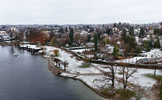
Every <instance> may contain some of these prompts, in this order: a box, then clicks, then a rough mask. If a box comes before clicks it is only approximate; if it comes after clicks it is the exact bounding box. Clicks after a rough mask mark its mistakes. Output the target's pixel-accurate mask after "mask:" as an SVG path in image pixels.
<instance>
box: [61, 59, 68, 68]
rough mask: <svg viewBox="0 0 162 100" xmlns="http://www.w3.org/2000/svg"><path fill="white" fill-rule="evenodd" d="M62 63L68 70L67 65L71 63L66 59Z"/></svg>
mask: <svg viewBox="0 0 162 100" xmlns="http://www.w3.org/2000/svg"><path fill="white" fill-rule="evenodd" d="M61 64H62V65H63V66H64V70H66V67H67V66H68V64H69V63H68V62H66V61H63V62H62V63H61Z"/></svg>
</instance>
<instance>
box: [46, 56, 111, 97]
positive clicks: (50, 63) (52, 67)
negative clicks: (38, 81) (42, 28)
mask: <svg viewBox="0 0 162 100" xmlns="http://www.w3.org/2000/svg"><path fill="white" fill-rule="evenodd" d="M46 60H47V61H48V65H47V67H48V69H49V71H51V73H53V74H55V75H57V76H59V77H64V78H70V79H73V80H78V81H80V82H82V83H83V84H84V85H85V86H87V87H88V88H89V89H91V90H92V91H94V92H95V93H96V94H98V95H99V96H101V97H103V98H105V99H111V98H110V97H108V96H105V95H103V94H102V93H101V92H100V91H99V90H97V89H94V88H92V87H91V86H89V85H88V84H87V83H86V82H84V81H83V80H81V79H78V78H74V77H70V76H63V75H60V74H61V72H60V69H58V68H57V67H56V66H55V65H54V63H53V61H52V60H51V59H50V58H49V57H48V58H46ZM65 73H66V72H65Z"/></svg>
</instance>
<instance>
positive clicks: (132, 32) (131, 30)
mask: <svg viewBox="0 0 162 100" xmlns="http://www.w3.org/2000/svg"><path fill="white" fill-rule="evenodd" d="M129 35H131V37H134V28H133V27H131V28H130V32H129Z"/></svg>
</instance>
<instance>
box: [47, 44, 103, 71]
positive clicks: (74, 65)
mask: <svg viewBox="0 0 162 100" xmlns="http://www.w3.org/2000/svg"><path fill="white" fill-rule="evenodd" d="M44 48H46V50H45V52H46V53H48V54H52V53H53V52H52V50H54V49H58V50H59V56H58V57H56V58H58V59H60V60H61V61H66V62H68V63H69V65H68V67H67V68H66V71H68V72H70V73H82V74H83V73H101V72H100V71H99V70H97V69H95V68H93V67H91V66H90V67H88V68H80V67H79V66H81V65H82V63H83V61H78V60H77V59H75V58H76V57H73V55H72V54H70V53H67V52H65V51H64V50H61V49H59V48H55V47H50V46H44ZM45 57H48V56H46V55H45ZM60 67H61V68H62V69H63V68H64V67H63V66H62V65H61V66H60Z"/></svg>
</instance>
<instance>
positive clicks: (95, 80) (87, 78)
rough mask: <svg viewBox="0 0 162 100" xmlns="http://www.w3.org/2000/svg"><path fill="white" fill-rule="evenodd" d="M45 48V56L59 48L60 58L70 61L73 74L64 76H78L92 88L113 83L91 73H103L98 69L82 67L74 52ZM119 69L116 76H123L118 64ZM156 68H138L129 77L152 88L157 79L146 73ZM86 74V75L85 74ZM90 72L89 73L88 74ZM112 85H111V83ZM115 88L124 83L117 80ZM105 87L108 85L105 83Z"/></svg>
mask: <svg viewBox="0 0 162 100" xmlns="http://www.w3.org/2000/svg"><path fill="white" fill-rule="evenodd" d="M43 48H46V49H45V50H44V51H45V52H46V53H47V54H46V55H45V56H46V57H49V55H52V54H53V52H52V50H54V49H58V50H59V56H58V57H57V58H59V59H60V60H61V61H67V62H68V63H69V65H68V67H67V68H66V70H67V71H68V72H70V73H73V74H70V73H69V74H68V73H62V74H61V75H62V76H67V77H76V78H77V79H81V80H82V81H84V82H85V83H86V84H88V85H89V86H91V87H92V88H96V89H100V88H101V87H103V86H104V85H105V84H111V81H109V82H108V81H107V80H106V79H105V78H107V76H104V75H90V73H101V72H100V71H99V70H98V69H96V68H94V67H92V66H90V67H89V68H80V67H79V66H80V65H82V63H83V61H78V60H77V59H76V58H75V57H74V56H73V55H72V54H70V53H67V52H65V51H64V50H61V49H59V48H55V47H50V46H44V47H43ZM139 59H143V57H134V58H131V59H124V60H118V61H116V62H125V63H133V64H134V63H135V62H136V60H139ZM93 65H95V66H96V67H98V68H99V69H100V70H103V71H106V72H109V71H110V70H109V69H108V68H107V66H108V65H100V64H93ZM61 68H62V69H63V68H64V67H63V66H62V65H61ZM116 68H117V71H116V77H118V78H122V75H120V74H119V68H120V67H119V66H116ZM75 73H80V74H82V75H79V76H76V75H75ZM153 73H154V70H150V69H137V72H136V73H134V74H133V75H132V77H130V78H129V79H128V81H129V82H131V83H133V84H135V85H138V86H141V87H144V88H145V89H150V88H151V87H152V86H153V85H154V84H155V83H156V80H154V79H152V78H148V77H146V76H145V74H153ZM83 74H86V75H83ZM87 74H89V75H87ZM156 75H162V70H157V71H156ZM109 86H110V85H109ZM114 86H115V88H117V89H118V88H122V84H121V83H119V82H118V81H116V82H115V85H114ZM105 87H108V86H107V85H105Z"/></svg>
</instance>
